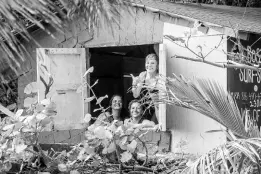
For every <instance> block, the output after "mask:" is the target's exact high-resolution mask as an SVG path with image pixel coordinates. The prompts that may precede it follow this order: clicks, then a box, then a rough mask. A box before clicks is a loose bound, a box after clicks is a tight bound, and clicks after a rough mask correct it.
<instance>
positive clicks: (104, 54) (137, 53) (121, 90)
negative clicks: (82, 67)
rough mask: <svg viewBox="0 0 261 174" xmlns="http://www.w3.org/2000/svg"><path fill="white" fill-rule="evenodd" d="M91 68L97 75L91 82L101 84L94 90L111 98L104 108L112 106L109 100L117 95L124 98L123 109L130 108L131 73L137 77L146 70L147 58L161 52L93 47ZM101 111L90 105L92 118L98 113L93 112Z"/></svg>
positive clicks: (149, 47)
mask: <svg viewBox="0 0 261 174" xmlns="http://www.w3.org/2000/svg"><path fill="white" fill-rule="evenodd" d="M89 51H90V54H91V59H90V66H93V67H94V72H93V73H92V74H91V75H90V82H91V84H93V83H94V82H95V81H96V80H97V79H99V83H98V84H97V85H96V86H95V87H94V91H95V93H96V94H97V96H104V95H106V94H107V95H108V97H109V98H108V99H107V100H104V101H103V102H102V105H103V106H104V107H106V106H108V105H109V99H110V98H111V97H112V96H113V95H114V94H120V95H121V96H122V97H123V107H124V108H125V109H127V108H128V103H129V102H130V101H131V100H132V99H134V98H133V96H132V93H131V92H129V90H130V88H131V86H132V78H131V76H130V74H133V75H134V76H138V75H139V73H140V72H142V71H145V57H146V55H148V54H150V53H156V54H157V53H158V44H157V45H152V44H150V45H135V46H124V47H103V48H90V49H89ZM95 108H98V107H97V106H96V104H95V102H92V103H91V112H92V115H93V116H98V115H99V113H98V112H94V113H93V110H94V109H95Z"/></svg>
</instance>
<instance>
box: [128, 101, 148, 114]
mask: <svg viewBox="0 0 261 174" xmlns="http://www.w3.org/2000/svg"><path fill="white" fill-rule="evenodd" d="M133 103H139V104H140V107H141V109H142V111H144V108H143V105H142V103H141V102H140V101H139V100H137V99H134V100H131V101H130V103H129V106H128V109H129V112H130V110H131V105H132V104H133Z"/></svg>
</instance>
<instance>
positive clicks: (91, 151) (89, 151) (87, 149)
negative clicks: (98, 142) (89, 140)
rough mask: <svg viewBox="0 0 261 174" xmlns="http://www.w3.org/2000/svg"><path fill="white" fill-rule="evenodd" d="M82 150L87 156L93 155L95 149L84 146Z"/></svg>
mask: <svg viewBox="0 0 261 174" xmlns="http://www.w3.org/2000/svg"><path fill="white" fill-rule="evenodd" d="M84 150H85V151H84V152H86V153H87V154H95V148H94V147H90V146H89V145H85V146H84Z"/></svg>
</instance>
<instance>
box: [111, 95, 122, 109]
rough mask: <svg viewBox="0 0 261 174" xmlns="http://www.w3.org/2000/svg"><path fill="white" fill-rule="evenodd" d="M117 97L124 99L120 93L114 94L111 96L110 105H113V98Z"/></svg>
mask: <svg viewBox="0 0 261 174" xmlns="http://www.w3.org/2000/svg"><path fill="white" fill-rule="evenodd" d="M115 97H120V98H121V100H122V96H121V95H119V94H114V95H113V96H112V97H111V99H110V102H109V106H110V107H111V105H112V100H113V99H114V98H115Z"/></svg>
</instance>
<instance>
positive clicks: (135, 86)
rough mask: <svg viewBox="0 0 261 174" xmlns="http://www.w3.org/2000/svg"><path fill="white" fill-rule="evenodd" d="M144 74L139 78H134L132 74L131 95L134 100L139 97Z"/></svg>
mask: <svg viewBox="0 0 261 174" xmlns="http://www.w3.org/2000/svg"><path fill="white" fill-rule="evenodd" d="M145 75H146V72H141V73H140V75H139V76H137V77H134V76H133V75H132V74H131V76H132V89H131V90H132V94H133V97H134V98H138V97H139V96H140V91H141V89H142V87H143V83H144V80H145Z"/></svg>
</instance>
